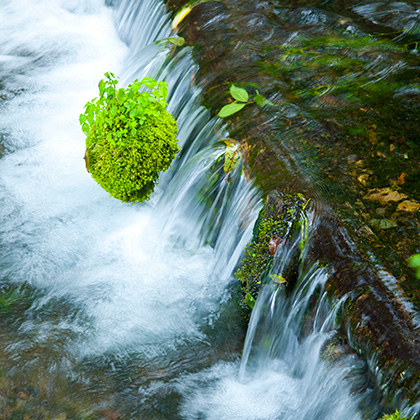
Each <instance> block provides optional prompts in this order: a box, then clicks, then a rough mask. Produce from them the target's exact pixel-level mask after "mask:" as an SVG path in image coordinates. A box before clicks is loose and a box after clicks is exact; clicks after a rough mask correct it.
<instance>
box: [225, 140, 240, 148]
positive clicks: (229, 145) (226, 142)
mask: <svg viewBox="0 0 420 420" xmlns="http://www.w3.org/2000/svg"><path fill="white" fill-rule="evenodd" d="M224 142H225V144H226V146H227V147H233V146H236V145H237V144H239V143H238V142H237V141H236V140H235V139H225V140H224Z"/></svg>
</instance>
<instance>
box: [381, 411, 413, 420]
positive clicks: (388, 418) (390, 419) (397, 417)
mask: <svg viewBox="0 0 420 420" xmlns="http://www.w3.org/2000/svg"><path fill="white" fill-rule="evenodd" d="M410 418H411V417H401V412H400V411H398V410H397V411H396V412H395V413H394V414H385V415H384V416H383V417H382V419H381V420H410Z"/></svg>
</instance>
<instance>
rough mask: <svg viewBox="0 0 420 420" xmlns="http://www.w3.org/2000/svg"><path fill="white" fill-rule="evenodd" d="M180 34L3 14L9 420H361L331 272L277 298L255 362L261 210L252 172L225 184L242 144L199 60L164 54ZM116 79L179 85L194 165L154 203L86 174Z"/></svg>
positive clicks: (94, 8)
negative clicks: (213, 103)
mask: <svg viewBox="0 0 420 420" xmlns="http://www.w3.org/2000/svg"><path fill="white" fill-rule="evenodd" d="M168 19H169V18H168V17H167V16H166V15H165V12H164V8H163V5H162V4H161V3H160V2H159V1H153V0H150V1H142V2H138V1H134V0H123V1H121V2H120V4H118V5H115V6H114V7H113V8H111V7H108V6H106V5H105V4H103V2H102V1H100V0H73V1H64V0H40V1H39V2H37V3H36V4H35V3H34V2H32V1H29V0H13V1H12V0H3V1H2V3H1V5H0V20H1V22H2V25H1V27H0V63H1V66H0V87H1V99H0V101H1V102H0V136H1V137H0V140H1V143H0V153H1V159H0V202H1V204H0V246H1V247H0V282H1V283H0V287H1V292H2V293H3V294H4V295H5V296H7V299H6V300H5V301H4V302H3V306H1V308H0V309H1V311H0V321H1V323H0V362H1V368H0V391H1V392H0V411H1V413H2V416H3V417H2V418H7V419H8V418H11V419H12V418H25V416H27V417H26V418H37V419H38V418H39V419H44V418H45V419H58V418H60V419H65V418H71V419H96V418H101V419H102V418H104V419H116V418H121V419H214V420H220V419H229V420H233V419H238V420H240V419H243V420H245V419H249V420H257V419H261V420H268V419H282V420H289V419H290V420H291V419H294V420H298V419H301V420H330V419H331V420H333V419H334V420H335V419H338V418H339V419H340V420H357V419H359V418H361V414H360V413H358V411H357V405H358V399H357V398H356V397H354V396H351V391H350V386H349V384H348V383H347V382H346V379H345V377H346V375H347V374H348V372H349V371H351V370H352V369H353V368H354V361H352V360H350V359H343V361H342V363H341V366H340V367H339V368H337V367H334V368H333V367H330V366H328V363H327V362H325V361H324V360H322V359H321V349H322V348H323V347H324V345H325V343H326V342H327V340H328V339H329V338H330V337H331V331H332V329H333V321H334V311H333V310H332V309H331V308H330V307H329V306H328V304H327V303H326V302H325V301H324V299H323V293H322V286H323V284H324V282H325V280H326V278H327V276H328V272H327V271H326V270H323V269H320V268H318V267H309V268H308V267H306V268H305V267H303V268H302V270H301V271H302V272H301V275H300V279H299V283H298V287H297V290H296V292H295V293H294V296H293V298H292V299H286V296H284V295H283V294H282V291H281V289H278V288H277V289H276V288H273V287H272V286H267V287H266V288H265V289H263V291H262V292H261V296H260V298H259V299H258V302H257V305H256V308H255V309H254V312H253V315H252V318H251V322H250V327H249V331H248V336H247V339H246V342H245V351H244V354H243V355H242V356H241V354H242V348H243V343H244V340H245V332H246V330H245V326H244V322H243V321H242V320H241V316H240V313H239V312H240V310H239V308H238V307H237V305H236V304H235V297H234V296H232V289H234V290H235V289H236V286H235V280H234V278H233V271H234V269H235V267H236V266H237V264H238V262H239V261H240V258H241V257H242V252H243V249H244V247H245V245H246V243H247V242H248V241H249V240H250V239H251V236H252V227H253V223H254V221H255V219H256V217H257V214H258V211H259V209H260V207H261V200H260V197H259V193H258V191H257V190H256V189H255V188H254V187H253V186H252V185H251V184H250V183H248V182H247V181H246V180H245V178H244V177H243V176H242V175H241V171H240V168H238V169H237V170H236V171H235V173H234V174H232V176H231V179H230V181H229V182H226V179H225V177H224V173H223V172H222V173H220V172H221V171H220V170H218V171H217V170H215V168H214V162H215V160H216V158H217V157H218V156H220V154H221V153H223V147H221V146H218V145H217V144H216V143H217V142H218V141H219V140H220V139H223V138H224V136H226V133H225V132H224V130H223V127H222V126H221V125H220V121H217V120H212V119H210V117H209V115H208V113H207V111H206V110H205V109H204V108H202V107H200V105H199V101H200V91H199V89H198V88H196V87H194V85H193V77H194V72H195V71H196V69H195V64H194V63H193V61H192V59H191V57H190V51H189V50H188V49H184V51H183V52H182V53H180V54H178V56H177V59H176V60H172V61H171V60H169V55H170V51H169V50H168V49H167V48H166V47H165V46H164V44H162V43H160V44H156V43H155V42H156V41H158V40H162V39H164V38H165V37H168V36H171V30H170V22H169V20H168ZM106 71H112V72H114V73H115V74H117V75H119V76H120V79H121V83H122V84H124V85H127V84H128V83H129V82H130V81H132V80H133V79H134V78H139V79H140V78H142V77H143V76H145V75H149V76H154V75H157V77H158V78H160V79H163V80H165V81H167V82H168V84H169V87H170V95H169V110H170V111H171V112H172V113H173V115H174V117H175V118H176V119H177V121H178V124H179V135H178V137H179V140H180V145H181V147H182V152H181V153H180V155H179V157H178V159H177V160H176V162H174V164H173V169H172V170H170V171H168V172H167V173H165V174H164V175H163V176H162V177H161V181H160V184H159V187H158V188H157V191H156V193H155V194H154V196H153V197H152V200H151V201H150V202H148V203H145V204H141V205H139V204H135V205H130V204H123V203H120V202H119V201H117V200H115V199H113V198H111V197H110V196H109V195H108V194H107V193H106V192H104V191H103V190H102V189H101V188H100V187H99V186H98V185H97V184H96V183H95V182H94V181H93V179H92V178H91V177H90V175H89V174H88V173H87V172H86V169H85V166H84V161H83V155H84V141H85V139H84V136H83V133H82V131H81V129H80V127H79V123H78V116H79V114H80V112H82V110H83V105H84V104H85V102H86V101H87V100H90V99H91V98H93V97H94V96H95V95H96V92H97V84H98V81H99V80H100V79H101V77H103V74H104V73H105V72H106ZM219 169H220V168H219ZM315 219H316V218H315ZM313 223H315V222H313ZM287 256H288V249H286V248H285V249H284V250H279V252H278V260H279V264H287V258H288V257H287ZM315 294H316V295H317V296H319V301H318V304H317V305H316V306H317V309H316V316H315V317H314V320H313V322H312V324H311V325H312V327H311V330H310V331H309V332H307V333H306V334H302V332H301V331H299V326H300V325H301V321H302V319H303V318H304V317H305V316H306V315H307V314H306V312H305V308H306V307H307V303H308V300H309V299H310V298H311V297H313V296H314V295H315ZM288 302H289V303H288ZM290 302H291V303H290ZM241 357H242V362H241ZM29 416H34V417H29Z"/></svg>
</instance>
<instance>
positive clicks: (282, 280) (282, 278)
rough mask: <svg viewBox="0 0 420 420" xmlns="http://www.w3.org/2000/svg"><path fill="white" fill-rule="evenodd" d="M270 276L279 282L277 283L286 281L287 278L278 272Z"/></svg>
mask: <svg viewBox="0 0 420 420" xmlns="http://www.w3.org/2000/svg"><path fill="white" fill-rule="evenodd" d="M270 278H271V280H273V281H274V282H275V283H279V284H282V283H287V280H286V279H285V278H284V277H283V276H281V275H280V274H271V275H270Z"/></svg>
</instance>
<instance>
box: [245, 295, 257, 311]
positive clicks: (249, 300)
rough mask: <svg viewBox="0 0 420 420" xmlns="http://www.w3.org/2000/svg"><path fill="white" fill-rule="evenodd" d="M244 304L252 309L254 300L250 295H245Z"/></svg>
mask: <svg viewBox="0 0 420 420" xmlns="http://www.w3.org/2000/svg"><path fill="white" fill-rule="evenodd" d="M245 303H246V304H247V305H248V306H249V307H250V308H251V309H254V306H255V299H254V298H253V297H252V295H251V293H249V292H248V293H247V294H246V295H245Z"/></svg>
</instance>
